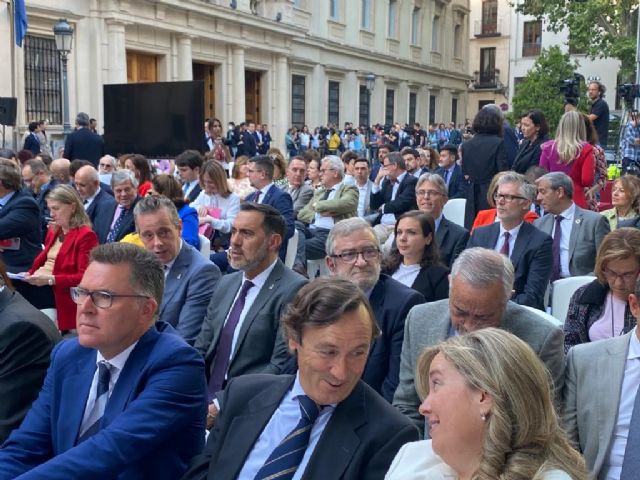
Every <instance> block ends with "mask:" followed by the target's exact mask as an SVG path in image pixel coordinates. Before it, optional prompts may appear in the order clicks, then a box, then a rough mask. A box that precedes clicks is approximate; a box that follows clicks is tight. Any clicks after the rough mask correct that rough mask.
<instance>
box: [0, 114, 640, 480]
mask: <svg viewBox="0 0 640 480" xmlns="http://www.w3.org/2000/svg"><path fill="white" fill-rule="evenodd" d="M528 115H529V116H528V117H527V118H529V120H531V121H532V122H533V126H532V127H531V129H532V131H531V132H530V133H531V134H530V135H529V136H528V137H527V138H528V141H529V143H532V142H538V143H540V140H541V139H542V138H543V137H544V135H542V136H541V135H540V133H539V131H538V130H536V125H537V124H535V122H534V120H536V121H538V120H539V119H538V116H537V113H536V115H532V113H531V112H529V114H528ZM542 120H544V119H542ZM574 120H575V119H574V118H573V116H571V115H566V116H565V117H563V127H562V128H563V129H564V130H565V131H570V132H573V133H575V135H576V137H575V139H574V138H569V137H568V136H567V135H568V134H567V133H566V132H564V133H563V130H562V129H561V130H560V132H559V134H558V136H557V137H556V140H555V141H554V143H553V144H550V145H547V146H543V147H542V149H541V152H542V153H541V155H542V157H541V158H544V159H545V160H544V161H545V162H549V156H551V157H553V158H555V160H554V161H556V162H557V163H558V165H556V166H554V167H553V168H551V170H554V171H552V172H550V173H547V172H538V173H539V174H537V175H536V177H537V178H536V179H534V180H531V179H529V178H528V176H525V175H523V174H521V173H516V172H515V171H513V170H511V169H509V162H508V158H507V157H506V155H505V152H504V146H503V145H502V146H501V145H500V142H501V141H503V140H502V137H501V129H500V128H498V127H499V125H501V122H502V118H501V117H499V115H498V113H496V111H495V109H487V110H486V111H482V112H481V114H479V117H478V118H477V122H479V123H478V124H479V126H481V127H483V128H484V130H483V132H484V133H480V134H479V135H478V136H477V137H476V141H475V143H476V144H477V145H476V147H474V145H473V144H471V143H467V144H466V146H465V143H463V146H464V148H462V154H463V157H462V159H460V158H459V157H458V155H459V149H458V148H457V147H453V146H451V145H448V144H443V145H441V146H440V150H441V151H440V153H438V152H436V151H435V150H433V151H426V152H425V151H420V152H419V151H417V150H413V149H411V148H406V147H405V148H403V149H402V150H400V151H396V150H397V149H396V148H395V147H394V146H391V145H382V146H380V148H379V149H378V150H377V153H378V158H377V160H379V162H374V163H371V162H370V160H369V159H367V158H365V157H361V156H358V155H357V154H354V153H353V152H349V153H350V154H349V155H343V156H342V157H340V156H338V155H327V156H325V157H322V158H320V157H319V155H318V154H317V152H316V151H315V150H313V149H311V148H310V149H307V150H305V151H303V152H300V154H299V155H297V156H294V157H293V158H291V160H290V161H289V162H288V163H287V161H286V160H285V159H284V156H283V155H282V154H281V153H280V152H278V151H276V150H277V149H270V150H269V151H268V152H267V155H257V156H253V157H245V158H238V160H237V162H236V164H235V165H234V167H233V171H232V172H231V174H230V173H229V171H228V168H225V167H229V165H228V163H229V157H228V155H227V154H226V152H225V155H224V156H223V157H221V158H217V157H216V155H215V153H210V154H208V155H204V156H203V155H202V154H201V153H200V152H197V151H194V150H193V151H192V150H189V151H185V152H184V153H183V154H181V155H179V156H178V157H176V159H175V161H171V162H169V163H168V165H169V167H168V169H167V170H166V172H163V171H161V170H160V169H156V166H157V165H158V163H157V162H151V161H149V160H148V159H147V158H145V157H144V156H143V155H139V154H127V155H122V156H121V157H120V158H119V159H118V161H116V160H115V159H114V158H113V157H110V156H104V157H102V158H100V160H99V163H98V165H97V168H96V166H94V163H92V162H83V161H82V160H81V159H74V160H73V162H69V161H68V160H66V159H54V160H53V161H52V162H51V164H50V166H47V165H46V164H45V163H44V162H42V161H41V160H36V159H29V160H28V161H26V162H25V164H24V165H19V164H18V163H16V161H15V160H11V159H0V260H2V262H3V264H4V265H6V267H4V266H3V265H2V263H0V332H1V331H2V328H3V322H6V321H8V320H5V319H6V318H8V317H9V316H10V315H11V316H12V317H13V316H14V314H13V313H10V312H13V311H14V310H12V309H17V310H15V311H20V312H24V311H27V312H30V314H31V315H32V316H33V318H34V321H33V322H18V323H19V325H18V324H17V326H15V327H12V328H13V329H14V330H15V331H14V332H12V333H15V334H16V335H17V334H18V332H19V331H18V329H19V328H22V329H25V332H26V333H25V334H24V335H22V336H19V337H18V336H17V337H16V338H20V341H21V342H26V343H28V342H29V338H32V339H33V342H34V344H33V345H30V346H29V347H30V348H35V346H36V345H39V346H38V352H34V353H33V355H30V357H32V358H28V359H27V358H25V357H24V356H22V357H19V356H17V353H11V355H13V356H16V357H15V358H17V359H18V360H13V363H10V362H5V360H4V358H0V381H5V379H7V380H6V381H7V382H9V383H8V384H7V385H11V387H8V388H10V389H11V388H16V387H13V385H20V388H23V389H25V391H29V392H31V393H30V394H26V395H25V398H24V400H23V401H19V400H16V399H15V398H14V397H11V398H12V400H11V401H12V402H13V403H7V405H11V407H10V408H9V407H7V408H4V407H0V427H4V431H3V429H2V428H0V433H2V434H4V436H3V437H2V439H3V440H5V443H4V444H3V445H2V446H1V447H0V480H2V479H4V478H7V479H9V478H15V477H18V476H20V475H22V474H27V475H29V474H31V475H35V476H38V475H40V476H41V477H42V478H61V479H62V478H80V477H82V478H85V477H87V478H88V477H89V476H91V475H94V476H100V475H108V476H109V477H110V478H111V477H118V478H151V477H153V478H185V479H207V478H209V479H225V478H228V479H232V478H259V479H265V478H301V476H302V472H304V474H305V475H307V476H311V477H312V478H316V477H317V478H367V479H368V478H374V479H375V478H380V479H381V478H389V479H396V478H398V479H404V478H448V477H447V475H449V476H451V478H485V477H486V478H502V477H504V478H511V476H512V475H516V473H514V472H518V473H517V475H519V476H518V477H514V478H534V479H545V480H567V479H583V478H588V475H593V476H599V477H600V478H620V479H623V480H626V479H630V478H634V477H633V475H634V473H637V471H639V470H637V469H636V468H640V465H638V463H637V462H638V461H639V460H638V458H640V451H636V450H638V447H637V445H638V442H640V433H638V435H636V432H638V431H640V396H638V395H636V392H637V390H638V386H639V385H640V381H639V377H638V376H637V375H635V374H634V373H633V372H634V371H635V369H636V366H635V361H637V358H639V357H640V343H639V340H638V338H640V334H638V333H637V330H636V319H637V318H638V315H640V306H639V302H638V297H637V295H640V283H638V280H637V279H638V275H639V273H640V232H638V229H637V228H636V225H635V223H634V222H636V221H637V216H638V211H639V209H638V205H639V204H640V188H639V187H638V185H637V179H635V178H629V177H622V178H620V179H618V180H617V181H615V182H614V189H613V196H612V199H613V208H612V209H611V210H610V211H607V212H602V214H600V213H597V212H594V211H592V210H589V209H588V208H585V207H586V206H587V205H586V203H585V202H586V200H587V199H588V198H587V197H589V194H588V193H587V192H586V190H587V189H589V188H593V187H594V185H595V182H596V179H595V176H594V175H595V174H594V175H590V174H589V172H584V171H583V170H585V169H590V168H593V169H595V160H594V159H592V158H585V159H582V158H577V157H580V156H588V155H592V152H593V151H594V150H593V148H589V147H588V146H587V145H589V146H590V144H588V143H586V140H584V141H582V140H580V139H581V136H580V135H581V133H580V132H581V131H582V130H581V127H580V125H582V126H583V127H584V125H583V124H582V121H583V119H582V118H581V117H580V118H579V122H578V123H576V122H575V121H574ZM572 122H573V123H572ZM218 123H219V122H218ZM574 123H575V125H574ZM480 124H482V125H480ZM574 127H575V128H574ZM485 130H486V131H485ZM574 130H575V132H574ZM573 133H572V134H573ZM218 136H219V135H218ZM214 137H215V136H211V137H210V138H214ZM216 138H217V137H216ZM576 139H577V140H576ZM211 143H212V145H211V146H212V149H211V151H212V152H213V151H214V149H215V148H216V146H217V145H216V142H215V141H212V142H211ZM218 143H219V142H218ZM474 148H475V150H474ZM525 148H526V146H524V147H523V150H524V149H525ZM549 149H552V150H549ZM491 152H494V153H491ZM496 152H497V153H496ZM534 154H537V153H536V152H534ZM522 155H523V153H522V152H521V154H520V157H518V158H521V157H522ZM532 155H533V154H532ZM533 156H535V155H533ZM533 156H531V158H529V159H528V160H527V162H525V163H526V164H527V166H529V168H528V169H527V172H529V171H530V168H531V167H532V166H533V167H535V165H534V163H535V162H534V161H533V160H532V158H533ZM592 156H593V155H592ZM431 157H434V158H431ZM498 157H499V158H498ZM556 157H557V158H556ZM567 159H568V160H567ZM435 160H439V161H440V163H439V164H438V163H436V162H435ZM488 160H490V163H487V161H488ZM465 161H467V162H468V163H467V166H466V168H461V164H460V163H462V165H464V163H465ZM542 161H543V160H540V162H542ZM578 163H579V165H580V169H581V170H580V172H577V171H575V169H576V168H577V167H575V165H578ZM520 167H522V166H520ZM493 170H498V171H497V172H495V173H496V174H495V175H492V176H491V178H490V177H488V176H487V172H492V173H493ZM519 170H524V168H519ZM465 172H466V174H467V176H465ZM229 176H230V177H231V178H228V177H229ZM101 180H108V181H109V184H105V183H103V182H102V181H101ZM454 190H455V192H454ZM453 197H457V198H466V200H467V202H474V204H473V205H471V206H470V207H469V206H467V209H466V212H467V214H469V212H472V214H473V217H472V218H469V216H468V215H467V218H465V219H464V220H463V221H462V222H460V223H461V225H458V224H457V223H455V222H454V221H452V220H451V219H448V218H446V217H445V215H444V214H443V211H444V210H445V209H446V206H447V203H448V201H449V198H453ZM485 197H486V198H485ZM485 200H486V203H485ZM486 206H489V207H492V208H490V209H486V208H485V207H486ZM456 221H458V220H456ZM629 222H631V224H630V223H629ZM294 225H295V227H294ZM464 225H467V226H471V225H473V228H472V232H469V230H467V229H466V228H465V227H464ZM43 227H44V232H43ZM625 227H626V228H625ZM296 229H297V230H298V233H297V235H296V238H297V240H298V242H297V243H298V244H297V250H296V252H288V251H287V250H288V249H290V248H291V247H290V242H289V239H291V238H292V237H293V232H294V230H296ZM43 233H44V235H43ZM202 235H204V236H205V237H208V238H209V239H210V240H211V241H212V244H213V252H212V253H213V255H212V256H211V258H209V256H205V255H203V254H202V253H201V252H200V251H199V250H200V246H201V245H200V239H201V236H202ZM131 243H133V244H134V245H131ZM293 258H295V260H293V261H292V260H291V259H293ZM285 259H286V261H287V263H285ZM307 260H313V261H315V262H322V263H323V264H324V267H325V268H322V269H320V272H321V273H320V274H319V277H320V278H309V277H313V275H312V274H311V273H312V270H311V269H309V270H307V265H306V264H307ZM5 268H6V272H5ZM583 275H593V279H592V281H589V282H588V283H586V284H585V285H584V286H583V287H580V288H578V289H577V290H576V291H575V292H574V293H572V294H571V301H570V306H569V310H568V313H567V314H566V319H565V318H559V319H557V320H556V322H555V323H554V322H552V321H550V320H549V315H548V313H545V312H548V311H551V312H552V313H553V310H552V309H551V310H550V308H551V307H553V305H551V304H550V303H549V299H548V298H549V297H550V295H547V293H548V291H550V290H552V289H553V288H554V286H556V285H559V284H560V283H561V282H559V281H561V280H562V279H566V278H571V277H575V276H583ZM5 305H7V307H5ZM9 305H10V306H11V308H12V309H10V308H9V307H8V306H9ZM50 309H55V312H56V315H55V317H54V320H53V321H52V320H51V319H48V318H47V317H44V316H42V313H41V312H39V311H38V310H43V311H48V310H50ZM22 314H23V313H21V315H22ZM15 315H16V318H22V317H20V316H18V315H17V314H15ZM43 319H46V321H44V322H43ZM54 322H55V323H54ZM43 323H44V324H43ZM53 326H57V330H58V332H56V331H55V329H53V328H52V327H53ZM29 332H30V333H29ZM60 335H62V336H63V338H64V340H62V342H61V343H60V342H59V340H60ZM29 336H31V337H29ZM2 341H3V340H2V339H0V343H1V342H2ZM36 342H39V343H36ZM26 343H25V344H26ZM54 345H56V346H54ZM425 349H426V350H425ZM32 351H33V350H32ZM21 353H24V352H21ZM36 353H37V355H36ZM7 358H13V357H10V356H8V357H7ZM35 359H37V362H36V360H35ZM49 359H50V360H49ZM16 361H18V362H20V364H21V365H22V364H24V365H30V364H31V363H29V362H32V363H33V368H34V369H36V368H37V369H38V370H37V373H35V371H34V372H31V374H30V375H26V374H25V371H24V369H22V370H20V369H17V368H15V365H16V363H15V362H16ZM5 365H9V366H5ZM11 365H13V366H11ZM71 365H74V366H77V367H74V368H77V369H78V372H77V374H75V375H68V373H69V368H71V367H70V366H71ZM47 366H48V367H49V370H48V371H46V373H45V370H46V368H47ZM25 368H26V367H25ZM30 368H31V367H30ZM593 369H595V370H593ZM594 371H595V372H597V375H594V373H593V372H594ZM18 377H20V378H18ZM607 380H608V381H607ZM27 383H28V385H27ZM38 391H40V395H37V392H38ZM590 392H591V397H593V396H594V395H598V396H606V397H607V402H601V403H597V402H596V401H595V400H594V399H593V398H590V395H589V393H590ZM0 403H2V402H0ZM634 404H637V405H638V407H637V409H636V408H635V405H634ZM559 419H560V420H559ZM603 425H604V426H605V427H606V430H604V435H603V434H602V432H601V431H599V430H598V429H600V426H603ZM563 427H564V428H563ZM565 429H566V433H565ZM207 430H208V431H209V432H210V433H209V435H208V438H207V439H206V440H205V432H206V431H207ZM420 438H422V439H423V440H420ZM347 452H348V454H347ZM634 462H635V463H634ZM285 471H287V472H289V473H288V474H287V475H288V476H283V477H280V476H281V475H282V472H285ZM28 472H29V473H28ZM296 472H297V473H296ZM435 475H440V477H437V476H435Z"/></svg>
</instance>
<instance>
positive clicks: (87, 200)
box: [82, 187, 101, 211]
mask: <svg viewBox="0 0 640 480" xmlns="http://www.w3.org/2000/svg"><path fill="white" fill-rule="evenodd" d="M100 190H101V188H100V187H98V189H97V190H96V191H95V193H94V194H93V195H91V196H90V197H89V198H87V199H86V200H85V201H84V202H82V204H83V206H84V210H85V211H87V210H88V209H89V207H90V206H91V204H92V203H93V201H94V200H95V199H96V197H97V196H98V194H99V193H100ZM85 202H86V203H85Z"/></svg>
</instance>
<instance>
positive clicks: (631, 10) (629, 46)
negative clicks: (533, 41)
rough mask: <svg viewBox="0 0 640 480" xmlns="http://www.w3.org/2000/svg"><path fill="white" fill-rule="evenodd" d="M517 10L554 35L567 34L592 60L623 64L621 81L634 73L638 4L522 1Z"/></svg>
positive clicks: (632, 1)
mask: <svg viewBox="0 0 640 480" xmlns="http://www.w3.org/2000/svg"><path fill="white" fill-rule="evenodd" d="M514 3H519V5H518V6H517V10H518V11H519V12H522V13H526V14H529V15H534V16H535V17H537V18H538V19H540V20H543V19H544V20H546V21H547V22H548V23H547V26H548V28H549V29H550V30H552V31H553V32H556V33H557V32H561V31H567V30H568V31H569V45H570V46H571V47H572V48H573V49H575V50H576V51H579V52H584V53H585V54H587V55H588V56H589V57H591V58H597V57H599V58H602V57H611V58H617V59H618V60H620V62H621V63H622V66H621V74H622V79H623V80H628V79H629V77H630V75H631V74H632V73H633V72H634V71H635V60H634V59H635V52H636V22H637V21H638V9H639V2H638V0H524V1H523V2H515V1H514Z"/></svg>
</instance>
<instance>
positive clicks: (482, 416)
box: [480, 413, 487, 422]
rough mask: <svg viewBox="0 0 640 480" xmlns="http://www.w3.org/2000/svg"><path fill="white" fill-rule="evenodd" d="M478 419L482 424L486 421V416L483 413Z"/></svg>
mask: <svg viewBox="0 0 640 480" xmlns="http://www.w3.org/2000/svg"><path fill="white" fill-rule="evenodd" d="M480 418H481V419H482V421H483V422H486V421H487V415H486V414H484V413H483V414H482V415H480Z"/></svg>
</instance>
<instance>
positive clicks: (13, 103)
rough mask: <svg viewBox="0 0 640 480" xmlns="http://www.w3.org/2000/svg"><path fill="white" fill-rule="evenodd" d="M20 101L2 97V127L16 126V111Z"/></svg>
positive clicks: (0, 111)
mask: <svg viewBox="0 0 640 480" xmlns="http://www.w3.org/2000/svg"><path fill="white" fill-rule="evenodd" d="M17 107H18V99H17V98H14V97H0V125H11V126H14V125H15V124H16V110H17Z"/></svg>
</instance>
